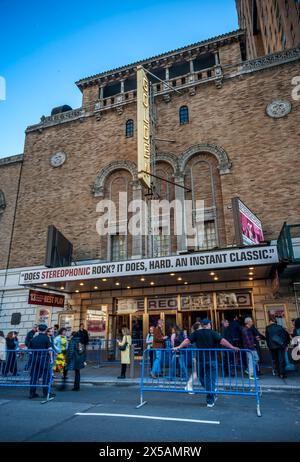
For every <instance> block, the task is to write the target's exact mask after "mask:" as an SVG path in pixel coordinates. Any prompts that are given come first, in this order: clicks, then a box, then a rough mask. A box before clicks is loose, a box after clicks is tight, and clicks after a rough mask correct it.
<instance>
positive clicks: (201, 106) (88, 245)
mask: <svg viewBox="0 0 300 462" xmlns="http://www.w3.org/2000/svg"><path fill="white" fill-rule="evenodd" d="M245 43H246V42H245V32H244V31H242V30H239V31H235V32H232V33H229V34H225V35H223V36H220V37H216V38H213V39H210V40H207V41H203V42H200V43H197V44H193V45H191V46H187V47H184V48H182V49H179V50H175V51H173V52H170V53H165V54H162V55H160V56H156V57H153V58H151V59H147V60H144V61H141V62H139V63H134V64H132V65H128V66H124V67H120V68H118V69H114V70H112V71H109V72H104V73H102V74H97V75H95V76H92V77H88V78H85V79H82V80H80V81H78V82H77V86H78V87H79V89H80V91H81V92H82V106H81V107H80V108H78V109H75V110H69V111H62V112H59V111H54V112H57V113H55V114H53V115H51V116H48V117H42V119H41V121H40V122H39V123H38V124H36V125H32V126H29V127H28V128H27V130H26V141H25V149H24V155H23V158H21V157H19V156H17V157H16V158H15V159H14V158H12V159H11V161H5V160H4V161H3V162H2V163H0V185H1V187H0V189H1V190H2V191H3V193H4V195H5V197H6V208H5V210H3V211H2V213H1V215H0V225H1V230H0V232H1V243H0V285H2V288H3V291H2V296H1V297H2V298H1V305H2V306H1V312H0V320H1V326H3V328H4V330H6V331H8V330H13V327H12V325H11V315H12V313H15V312H20V313H21V314H22V320H21V323H20V325H19V326H17V327H16V328H17V330H19V331H20V332H21V334H25V331H27V330H28V329H29V328H30V326H31V324H32V323H33V322H35V320H36V319H38V316H39V314H37V310H36V307H35V306H34V305H28V304H27V297H28V285H26V284H23V285H22V284H21V285H19V275H20V272H21V271H24V270H33V271H35V270H37V271H38V270H41V269H42V268H43V265H44V261H45V248H46V236H47V227H48V225H50V224H53V225H55V226H56V227H57V228H58V229H59V230H60V231H61V232H62V233H63V234H64V236H65V237H66V238H67V239H69V240H70V241H71V242H72V244H73V248H74V253H73V257H74V260H75V262H76V264H77V265H81V264H92V263H101V262H110V261H124V260H126V261H127V260H128V261H129V260H131V259H132V261H135V260H137V259H145V258H146V259H147V258H159V257H168V256H170V255H184V254H186V253H187V252H188V251H189V250H193V251H194V252H195V255H198V254H199V255H201V252H207V253H208V254H209V253H210V252H214V251H216V250H218V249H235V248H237V247H236V246H237V242H236V236H235V232H234V222H233V213H232V204H231V201H232V198H233V197H236V196H238V197H239V198H240V199H241V200H242V201H243V202H244V203H245V204H246V205H247V206H248V207H249V208H250V209H251V210H252V211H253V212H254V213H255V215H257V216H258V217H259V218H260V220H261V221H262V223H263V228H264V239H265V242H264V245H265V246H266V245H269V244H270V245H271V246H272V245H273V246H274V247H276V240H277V239H278V236H279V233H280V231H281V229H282V226H283V224H284V222H287V223H290V224H294V223H297V222H299V209H300V192H299V187H298V185H299V173H300V167H299V158H298V156H299V155H298V150H299V148H298V147H299V142H300V139H299V138H300V136H299V129H298V127H299V108H300V101H299V100H296V99H293V98H292V90H293V84H292V78H293V77H296V76H298V75H300V49H299V47H298V48H297V47H296V48H291V49H288V50H285V51H281V52H278V53H274V54H271V55H267V56H263V57H261V58H258V59H255V60H245V50H246V45H245ZM137 64H141V65H143V66H144V68H145V69H146V70H149V71H150V72H151V73H152V74H155V75H157V76H158V77H159V78H160V79H161V80H155V79H154V78H153V77H151V79H152V80H153V82H152V83H153V91H154V99H155V112H156V128H155V139H156V142H155V145H156V154H155V168H156V171H155V173H156V175H157V176H158V177H160V178H161V177H162V178H164V179H168V180H169V183H167V182H165V181H163V180H160V179H156V180H153V181H154V183H155V188H156V192H157V193H158V194H159V197H160V198H161V199H168V200H173V199H174V198H176V199H179V200H181V201H182V200H184V199H191V200H192V201H193V203H194V201H195V200H196V199H203V200H204V206H205V211H204V220H205V224H204V226H205V239H204V243H202V244H201V245H200V246H196V247H194V248H193V249H189V248H188V246H187V241H186V238H185V236H184V235H181V236H175V235H174V233H171V236H170V237H163V236H158V237H155V238H149V236H146V237H132V236H130V235H128V237H126V238H125V237H123V236H122V233H118V232H116V233H114V235H111V236H109V237H107V236H105V237H103V236H102V237H100V236H99V234H98V233H97V231H96V223H97V219H98V218H99V212H97V204H98V203H99V201H101V200H102V199H112V200H113V201H115V202H117V201H118V193H119V192H120V191H122V192H125V191H126V192H127V193H128V200H131V199H144V198H145V197H146V198H147V197H148V196H147V194H148V191H147V190H146V189H145V188H144V187H143V186H142V184H141V183H140V182H139V180H138V175H137V138H136V137H137V133H136V125H137V120H136V80H135V75H136V66H137ZM174 90H176V91H174ZM166 140H168V141H166ZM57 154H58V156H57V157H56V158H54V157H53V156H55V155H57ZM21 165H22V168H21ZM20 169H21V172H20ZM20 173H21V174H20ZM19 180H20V181H19ZM182 186H184V188H185V189H184V188H183V187H182ZM16 196H18V200H17V203H16V207H15V204H14V201H15V199H16ZM15 202H16V201H15ZM12 224H13V226H12ZM119 225H120V223H119ZM10 242H11V245H10ZM293 242H297V239H296V241H293ZM261 245H262V244H261ZM256 247H257V248H258V249H259V248H260V246H259V245H258V246H255V248H256ZM8 252H9V255H8ZM251 261H252V260H251ZM278 273H279V274H280V275H281V278H282V279H281V283H280V282H279V278H278ZM297 278H298V276H297V275H296V276H295V274H294V273H293V275H292V276H291V275H290V274H289V275H287V274H286V273H282V262H281V258H279V259H278V261H276V262H272V264H268V263H267V262H265V263H264V264H262V263H261V264H260V265H255V263H253V262H252V263H251V264H249V265H245V264H243V265H241V267H234V266H232V267H231V266H230V265H227V266H226V267H224V268H221V269H220V270H219V269H218V268H217V267H216V268H210V270H208V269H206V270H202V269H201V268H198V269H197V271H182V273H180V272H178V271H177V273H176V274H172V275H171V274H170V271H169V270H166V271H164V272H161V273H159V274H157V273H155V271H153V273H152V274H151V275H150V276H146V275H144V277H143V275H141V274H139V273H137V274H136V275H131V276H124V275H122V274H120V275H114V276H113V277H109V278H104V277H102V278H100V277H99V278H90V279H86V280H82V281H81V283H80V281H79V280H78V281H71V280H68V279H67V278H63V277H62V278H61V279H60V280H59V281H55V282H53V283H49V282H47V283H45V284H42V283H40V282H39V283H38V284H32V285H35V286H38V287H39V288H40V290H44V291H48V290H49V291H50V292H53V293H57V292H60V293H64V294H65V295H66V301H65V309H64V310H61V309H60V310H59V309H57V308H53V309H51V310H50V312H49V313H50V314H49V317H48V322H49V323H51V324H53V323H54V322H57V320H58V321H59V322H60V324H63V323H71V324H72V329H73V328H75V327H77V326H78V323H79V320H84V321H86V322H87V325H88V326H90V328H91V330H93V331H94V333H95V335H103V336H106V337H108V336H110V337H114V336H115V335H117V333H118V329H119V328H120V326H121V325H122V324H123V323H126V324H128V325H129V327H130V329H131V330H132V332H133V333H134V330H135V333H134V335H135V336H136V338H141V337H142V336H144V337H145V334H146V332H147V330H148V327H149V324H151V323H152V322H154V321H155V320H156V319H157V318H158V317H160V316H162V317H164V318H165V320H166V323H167V326H168V327H169V326H170V325H172V324H174V323H175V322H177V323H178V324H181V325H183V326H184V327H186V328H187V329H189V328H190V326H191V324H192V323H193V322H194V321H195V320H196V319H197V318H199V317H204V316H210V317H212V318H213V321H214V323H215V325H216V326H219V325H220V321H221V319H222V318H223V317H228V316H233V315H234V313H238V314H240V315H246V314H251V315H252V316H253V317H254V318H255V320H256V323H257V325H258V327H259V328H260V329H262V330H263V329H264V328H265V325H266V323H267V322H268V312H269V311H270V310H272V309H273V310H275V311H276V312H277V314H278V318H281V319H282V322H283V324H284V325H286V326H287V327H288V328H289V329H290V328H291V319H292V318H294V317H297V316H299V312H297V305H296V302H297V300H295V294H294V286H293V282H295V281H297V280H299V279H297ZM1 282H2V284H1ZM239 300H240V302H239ZM98 321H99V322H100V321H101V322H102V326H103V325H104V324H103V321H104V323H105V329H104V330H101V329H102V328H101V329H100V330H99V328H97V327H96V328H95V325H97V322H98ZM97 329H98V330H97Z"/></svg>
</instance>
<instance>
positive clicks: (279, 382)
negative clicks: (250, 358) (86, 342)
mask: <svg viewBox="0 0 300 462" xmlns="http://www.w3.org/2000/svg"><path fill="white" fill-rule="evenodd" d="M120 371H121V366H120V364H119V363H114V364H103V365H100V367H99V366H97V365H94V364H93V363H92V362H89V363H88V365H87V367H85V368H84V369H82V370H81V383H82V384H92V385H103V384H122V385H136V386H137V385H139V384H140V364H139V362H136V363H135V368H134V373H135V374H134V378H130V368H129V366H128V372H127V374H126V375H127V378H126V379H124V380H120V379H117V377H118V376H119V375H120ZM286 374H287V378H286V379H280V378H279V377H277V376H273V375H272V371H271V369H263V370H262V373H261V375H260V376H259V385H260V387H261V389H262V391H263V392H268V391H293V392H299V391H300V371H299V369H298V370H297V371H293V372H292V371H290V372H287V373H286ZM67 382H68V383H73V374H70V375H69V377H68V379H67Z"/></svg>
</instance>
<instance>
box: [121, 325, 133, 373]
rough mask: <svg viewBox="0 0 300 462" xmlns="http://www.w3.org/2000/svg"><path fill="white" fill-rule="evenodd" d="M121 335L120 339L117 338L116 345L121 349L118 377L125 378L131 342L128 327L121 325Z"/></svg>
mask: <svg viewBox="0 0 300 462" xmlns="http://www.w3.org/2000/svg"><path fill="white" fill-rule="evenodd" d="M122 335H123V338H122V340H121V341H119V340H118V346H119V349H120V350H121V375H120V376H119V377H118V379H126V368H127V364H130V348H131V343H132V340H131V335H130V332H129V329H128V327H126V326H123V327H122ZM124 347H125V349H124Z"/></svg>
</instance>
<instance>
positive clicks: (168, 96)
mask: <svg viewBox="0 0 300 462" xmlns="http://www.w3.org/2000/svg"><path fill="white" fill-rule="evenodd" d="M163 100H164V102H165V103H169V102H170V101H171V95H170V94H169V93H166V94H165V95H163Z"/></svg>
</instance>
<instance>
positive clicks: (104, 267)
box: [19, 246, 278, 293]
mask: <svg viewBox="0 0 300 462" xmlns="http://www.w3.org/2000/svg"><path fill="white" fill-rule="evenodd" d="M277 263H278V255H277V248H276V246H254V247H247V248H245V247H243V248H237V247H234V248H231V249H220V250H218V251H211V252H197V253H190V254H182V255H176V256H170V257H160V258H149V259H143V260H127V261H117V262H104V263H98V264H91V265H78V266H69V267H61V268H45V269H39V270H37V271H34V270H33V271H23V272H22V273H21V275H20V280H19V285H23V286H34V287H41V288H46V287H47V289H54V290H59V291H61V292H68V293H72V292H87V291H94V290H96V291H97V290H100V291H101V290H105V291H107V290H115V289H133V288H143V287H151V286H153V287H154V286H155V287H159V286H169V285H188V284H197V283H198V284H199V283H214V282H216V283H217V282H229V281H241V280H255V279H266V278H268V277H270V275H271V271H272V268H273V267H274V265H276V264H277Z"/></svg>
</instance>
